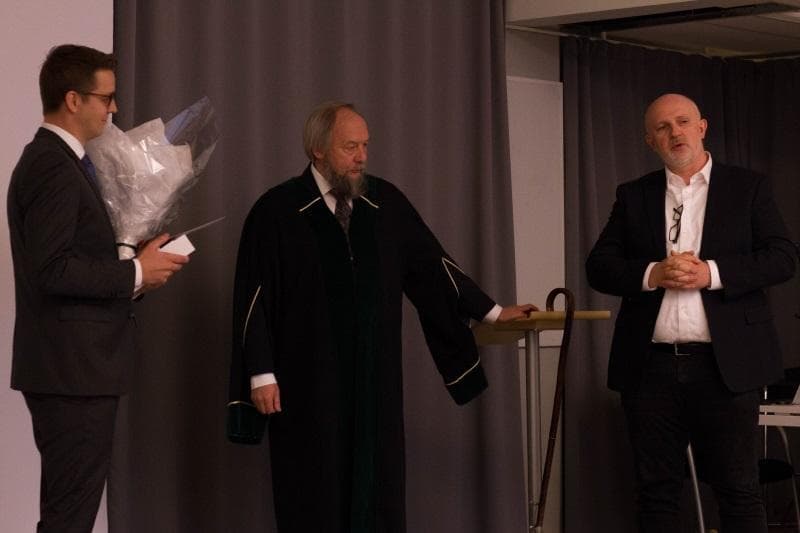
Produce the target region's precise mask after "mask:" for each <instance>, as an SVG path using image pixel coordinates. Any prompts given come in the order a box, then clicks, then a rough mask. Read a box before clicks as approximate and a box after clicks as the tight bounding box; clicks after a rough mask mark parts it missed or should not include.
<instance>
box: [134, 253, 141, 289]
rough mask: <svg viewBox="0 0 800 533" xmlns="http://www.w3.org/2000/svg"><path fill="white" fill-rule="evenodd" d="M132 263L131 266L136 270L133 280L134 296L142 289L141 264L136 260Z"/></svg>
mask: <svg viewBox="0 0 800 533" xmlns="http://www.w3.org/2000/svg"><path fill="white" fill-rule="evenodd" d="M132 261H133V266H134V267H135V268H136V277H135V278H133V293H134V294H136V293H137V292H139V289H141V288H142V264H141V263H140V262H139V260H138V259H136V258H134V259H133V260H132Z"/></svg>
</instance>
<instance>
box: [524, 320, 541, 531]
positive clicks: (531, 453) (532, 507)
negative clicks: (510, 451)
mask: <svg viewBox="0 0 800 533" xmlns="http://www.w3.org/2000/svg"><path fill="white" fill-rule="evenodd" d="M541 389H542V383H541V372H540V360H539V332H538V331H536V330H528V331H526V332H525V402H526V409H525V411H526V412H525V427H526V437H527V438H526V444H527V455H528V472H527V478H528V529H529V530H532V529H533V527H534V524H535V523H536V512H537V509H536V507H537V505H538V502H539V494H538V489H539V482H540V481H541V479H542V446H541V444H540V439H541V434H542V417H541V416H540V411H541V405H542V394H541ZM531 418H533V420H532V421H531Z"/></svg>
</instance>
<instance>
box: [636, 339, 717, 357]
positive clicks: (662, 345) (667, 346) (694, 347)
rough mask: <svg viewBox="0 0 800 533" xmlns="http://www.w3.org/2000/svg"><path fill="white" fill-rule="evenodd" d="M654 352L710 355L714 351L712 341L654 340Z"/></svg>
mask: <svg viewBox="0 0 800 533" xmlns="http://www.w3.org/2000/svg"><path fill="white" fill-rule="evenodd" d="M650 349H651V350H653V351H654V352H660V353H668V354H672V355H708V354H712V353H714V349H713V348H712V347H711V343H710V342H676V343H668V342H654V343H652V344H651V345H650Z"/></svg>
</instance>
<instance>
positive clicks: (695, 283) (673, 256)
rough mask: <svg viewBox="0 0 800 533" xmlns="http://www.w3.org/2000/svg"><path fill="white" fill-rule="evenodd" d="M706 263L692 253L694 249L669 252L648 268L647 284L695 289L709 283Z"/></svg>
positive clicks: (709, 277)
mask: <svg viewBox="0 0 800 533" xmlns="http://www.w3.org/2000/svg"><path fill="white" fill-rule="evenodd" d="M710 280H711V274H710V271H709V267H708V264H707V263H705V261H702V260H701V259H699V258H698V257H697V256H695V255H694V251H688V252H681V253H678V252H675V251H672V252H670V254H669V256H668V257H666V258H665V259H663V260H662V261H661V262H659V263H656V264H655V265H654V266H653V268H652V269H651V270H650V277H649V278H648V280H647V284H648V285H649V286H650V288H656V287H663V288H665V289H679V290H697V289H702V288H705V287H707V286H708V285H710V283H711V281H710Z"/></svg>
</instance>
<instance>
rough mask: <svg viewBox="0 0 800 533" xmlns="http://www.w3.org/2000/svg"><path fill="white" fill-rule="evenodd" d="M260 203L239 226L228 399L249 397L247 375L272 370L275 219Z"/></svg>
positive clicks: (275, 246) (246, 398)
mask: <svg viewBox="0 0 800 533" xmlns="http://www.w3.org/2000/svg"><path fill="white" fill-rule="evenodd" d="M267 211H268V209H267V208H266V207H265V206H264V205H263V202H259V203H257V204H256V206H255V207H253V209H252V211H251V212H250V214H249V215H248V217H247V220H246V221H245V224H244V228H243V229H242V237H241V240H240V242H239V253H238V256H237V260H236V277H235V279H234V296H233V342H232V351H233V353H232V357H231V376H230V378H231V382H230V399H231V401H236V400H245V401H249V398H250V377H251V376H253V375H256V374H264V373H267V372H275V364H274V342H273V331H272V324H273V323H274V322H273V320H272V317H273V316H274V310H273V309H272V306H271V302H272V301H274V288H275V283H274V280H275V277H276V275H277V272H276V262H275V259H274V258H275V256H276V255H277V237H276V235H277V232H278V228H277V222H276V221H275V220H273V219H271V218H270V217H269V216H268V215H269V213H268V212H267Z"/></svg>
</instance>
